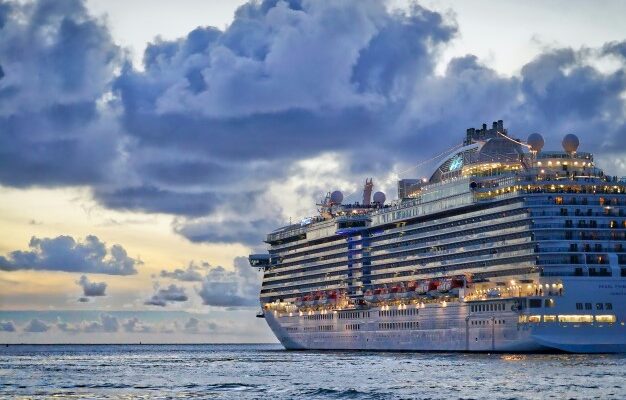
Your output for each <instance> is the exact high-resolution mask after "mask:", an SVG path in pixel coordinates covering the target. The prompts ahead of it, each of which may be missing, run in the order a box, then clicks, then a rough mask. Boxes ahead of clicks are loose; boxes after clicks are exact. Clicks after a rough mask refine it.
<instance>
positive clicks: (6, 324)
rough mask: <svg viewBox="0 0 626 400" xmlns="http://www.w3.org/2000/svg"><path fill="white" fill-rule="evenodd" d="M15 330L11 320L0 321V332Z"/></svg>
mask: <svg viewBox="0 0 626 400" xmlns="http://www.w3.org/2000/svg"><path fill="white" fill-rule="evenodd" d="M15 330H16V329H15V323H14V322H13V321H0V332H15Z"/></svg>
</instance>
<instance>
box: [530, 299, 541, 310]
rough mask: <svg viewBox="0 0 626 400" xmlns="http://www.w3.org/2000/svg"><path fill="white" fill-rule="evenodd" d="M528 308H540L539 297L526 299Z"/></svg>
mask: <svg viewBox="0 0 626 400" xmlns="http://www.w3.org/2000/svg"><path fill="white" fill-rule="evenodd" d="M528 307H529V308H541V299H530V300H528Z"/></svg>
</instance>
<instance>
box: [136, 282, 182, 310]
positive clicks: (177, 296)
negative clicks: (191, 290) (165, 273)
mask: <svg viewBox="0 0 626 400" xmlns="http://www.w3.org/2000/svg"><path fill="white" fill-rule="evenodd" d="M187 300H189V298H188V297H187V294H186V293H185V288H183V287H181V286H176V285H174V284H171V285H169V286H168V287H166V288H164V289H157V291H156V293H155V294H153V295H152V297H151V298H150V299H148V300H146V301H145V302H144V304H145V305H149V306H159V307H165V306H166V305H167V303H172V302H184V301H187Z"/></svg>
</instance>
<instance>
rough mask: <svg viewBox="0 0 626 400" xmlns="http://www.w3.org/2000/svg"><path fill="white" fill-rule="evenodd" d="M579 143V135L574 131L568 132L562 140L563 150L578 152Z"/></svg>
mask: <svg viewBox="0 0 626 400" xmlns="http://www.w3.org/2000/svg"><path fill="white" fill-rule="evenodd" d="M579 144H580V141H579V140H578V136H576V135H574V134H572V133H568V134H567V135H565V137H564V138H563V142H562V145H563V150H565V151H566V152H567V153H576V150H578V145H579Z"/></svg>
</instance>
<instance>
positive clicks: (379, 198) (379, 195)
mask: <svg viewBox="0 0 626 400" xmlns="http://www.w3.org/2000/svg"><path fill="white" fill-rule="evenodd" d="M385 200H387V197H386V196H385V194H384V193H383V192H376V193H374V203H378V204H380V205H381V206H382V205H383V204H385Z"/></svg>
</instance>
